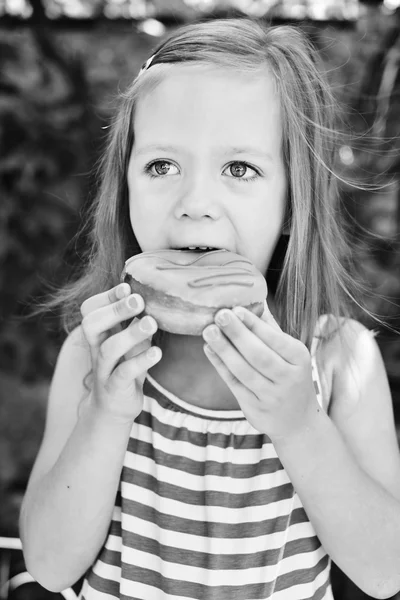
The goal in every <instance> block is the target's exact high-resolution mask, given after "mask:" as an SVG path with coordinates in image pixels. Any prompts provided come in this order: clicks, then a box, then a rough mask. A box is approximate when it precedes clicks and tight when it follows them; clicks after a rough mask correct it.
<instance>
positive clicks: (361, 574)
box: [275, 321, 400, 598]
mask: <svg viewBox="0 0 400 600" xmlns="http://www.w3.org/2000/svg"><path fill="white" fill-rule="evenodd" d="M343 329H344V336H345V344H343V345H340V344H339V341H338V340H339V338H338V340H337V341H336V343H335V348H334V351H335V354H336V356H337V357H338V360H337V361H336V368H335V369H334V374H333V385H332V397H331V403H330V417H331V418H329V417H328V416H327V415H326V414H325V413H324V412H323V411H319V412H315V413H314V419H313V421H311V422H310V424H309V428H308V429H307V430H301V431H299V432H298V435H291V436H290V437H288V438H282V439H278V440H276V441H275V446H276V450H277V453H278V455H279V457H280V459H281V461H282V463H283V465H284V466H285V469H286V470H287V472H288V474H289V477H290V478H291V480H292V482H293V485H294V487H295V489H296V491H297V493H298V495H299V496H300V498H301V500H302V503H303V505H304V508H305V510H306V512H307V515H308V517H309V519H310V520H311V522H312V523H313V525H314V527H315V529H316V532H317V535H318V537H319V538H320V540H321V543H322V545H323V546H324V548H325V549H326V551H327V552H328V553H329V555H330V556H331V558H332V560H334V562H335V563H336V564H337V565H338V566H339V567H340V568H341V569H342V570H343V571H344V572H345V573H346V574H347V575H348V576H349V577H350V578H351V579H352V580H353V581H354V582H355V583H356V584H357V585H358V586H359V587H360V588H361V589H363V590H364V591H365V592H366V593H367V594H369V595H371V596H373V597H376V598H389V597H391V596H393V595H394V594H395V593H396V592H398V590H399V589H400V459H399V448H398V443H397V438H396V431H395V426H394V418H393V410H392V400H391V396H390V390H389V385H388V381H387V376H386V372H385V368H384V365H383V361H382V357H381V354H380V351H379V348H378V346H377V344H376V342H375V340H374V338H373V336H372V334H371V333H370V332H369V331H368V330H366V329H365V328H364V327H363V326H362V325H360V324H359V323H357V322H355V321H351V322H349V323H347V325H346V326H344V328H343Z"/></svg>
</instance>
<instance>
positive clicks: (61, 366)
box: [20, 284, 161, 591]
mask: <svg viewBox="0 0 400 600" xmlns="http://www.w3.org/2000/svg"><path fill="white" fill-rule="evenodd" d="M127 294H130V287H129V285H127V284H121V285H120V286H117V287H115V288H113V289H111V290H107V291H106V292H102V293H101V294H97V295H95V296H92V297H91V298H88V299H87V300H85V302H84V303H83V304H82V307H81V312H82V316H83V320H82V324H81V327H80V328H78V329H77V330H75V332H73V334H71V335H70V336H69V337H68V338H67V340H66V342H65V343H64V346H63V348H62V350H61V353H60V356H59V359H58V362H57V366H56V369H55V374H54V378H53V381H52V385H51V389H50V397H49V404H48V414H47V422H46V429H45V434H44V439H43V443H42V447H41V449H40V452H39V455H38V457H37V460H36V464H35V466H34V469H33V472H32V475H31V478H30V481H29V485H28V489H27V493H26V496H25V499H24V502H23V506H22V511H21V519H20V531H21V538H22V545H23V550H24V556H25V560H26V563H27V567H28V569H29V571H30V572H31V573H32V575H33V576H34V577H36V579H37V580H38V581H39V582H40V583H42V585H43V586H44V587H47V588H48V589H50V590H53V591H61V590H63V589H65V588H67V587H69V586H71V585H72V584H73V583H75V582H76V581H77V580H78V579H79V578H80V577H81V576H82V575H83V574H84V573H85V571H86V570H87V569H88V568H89V567H90V566H91V564H92V563H93V562H94V560H95V558H96V556H97V553H98V552H99V550H100V548H101V546H102V544H103V542H104V539H105V537H106V535H107V531H108V528H109V525H110V521H111V517H112V510H113V506H114V502H115V496H116V493H117V489H118V483H119V479H120V474H121V468H122V465H123V459H124V454H125V451H126V447H127V444H128V439H129V436H130V432H131V429H132V425H133V422H134V420H135V419H136V417H137V416H138V415H139V414H140V412H141V410H142V407H143V382H144V379H145V376H146V372H147V370H148V369H149V368H150V367H152V366H154V364H155V363H156V362H157V361H158V360H160V358H161V351H160V350H159V349H154V348H152V352H150V353H149V352H148V349H149V347H150V345H151V338H152V336H153V334H154V333H155V331H156V330H157V323H156V322H155V320H154V319H152V318H151V317H149V316H145V317H143V318H141V319H139V318H136V316H137V315H139V314H140V313H142V312H143V308H144V303H143V299H142V298H141V297H140V296H139V295H137V294H134V295H129V297H126V296H127ZM127 320H129V321H130V323H129V325H128V326H127V327H125V328H122V330H121V328H120V327H119V325H120V324H121V323H123V322H125V321H127ZM115 328H117V329H118V331H117V333H113V331H115ZM90 371H92V377H91V390H90V393H88V392H87V390H86V389H85V387H84V380H85V377H86V375H87V374H88V373H89V372H90ZM83 399H84V401H83V402H81V401H82V400H83Z"/></svg>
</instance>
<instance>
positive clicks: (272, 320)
mask: <svg viewBox="0 0 400 600" xmlns="http://www.w3.org/2000/svg"><path fill="white" fill-rule="evenodd" d="M261 320H262V321H264V322H265V323H268V325H271V326H272V327H274V328H275V329H277V330H278V331H282V329H281V328H280V327H279V325H278V323H277V322H276V320H275V318H274V317H273V316H272V313H271V311H270V310H269V307H268V304H267V300H264V312H263V314H262V315H261Z"/></svg>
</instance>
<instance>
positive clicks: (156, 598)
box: [121, 579, 193, 600]
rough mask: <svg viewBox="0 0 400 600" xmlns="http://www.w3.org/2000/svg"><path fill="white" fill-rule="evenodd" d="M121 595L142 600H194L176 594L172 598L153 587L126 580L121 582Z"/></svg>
mask: <svg viewBox="0 0 400 600" xmlns="http://www.w3.org/2000/svg"><path fill="white" fill-rule="evenodd" d="M121 594H124V595H125V596H131V597H134V598H140V600H193V597H192V596H190V597H189V596H176V595H175V594H173V595H172V596H171V594H166V593H165V592H163V591H162V590H160V589H158V588H157V587H153V586H152V585H147V584H146V583H139V582H137V581H128V580H126V579H124V580H123V581H122V582H121Z"/></svg>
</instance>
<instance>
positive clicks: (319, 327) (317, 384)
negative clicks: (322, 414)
mask: <svg viewBox="0 0 400 600" xmlns="http://www.w3.org/2000/svg"><path fill="white" fill-rule="evenodd" d="M328 318H329V315H321V316H320V317H319V318H318V321H317V324H316V326H315V331H314V337H313V339H312V342H311V350H310V354H311V367H312V378H313V382H314V388H315V392H316V394H317V400H318V403H319V405H320V406H321V408H323V398H322V385H321V378H320V376H319V373H318V366H317V348H318V344H319V342H320V339H321V335H322V332H323V330H324V327H325V325H326V322H327V320H328Z"/></svg>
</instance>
